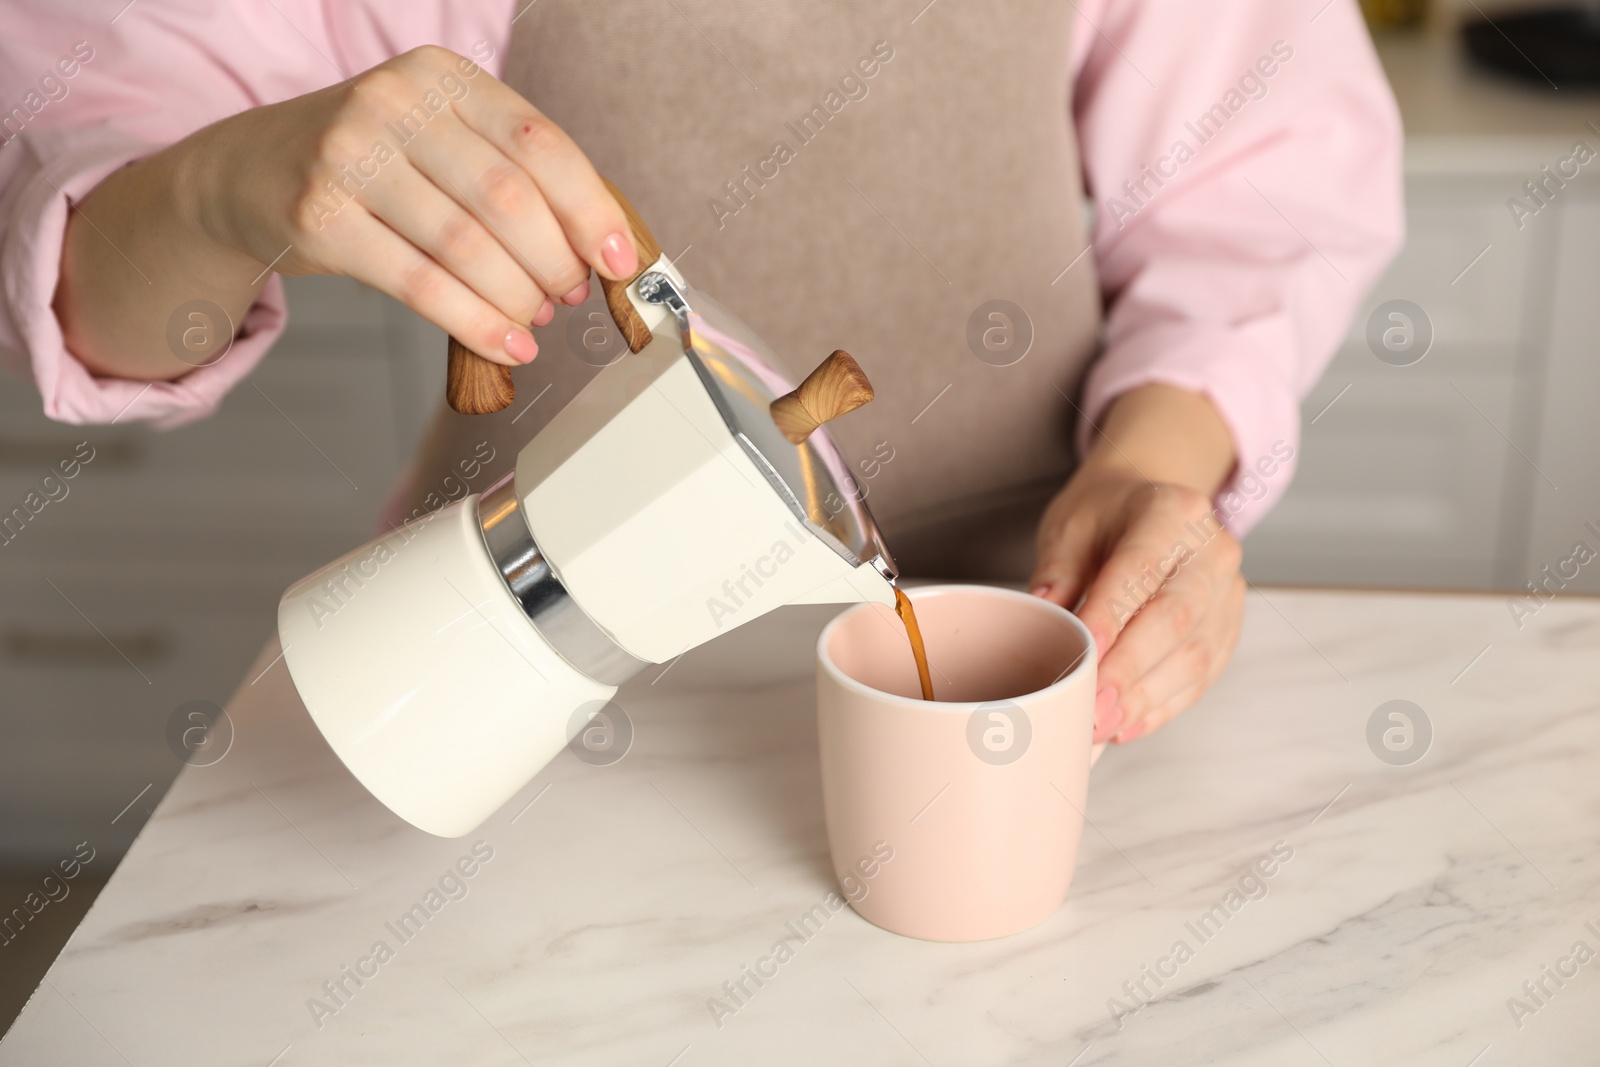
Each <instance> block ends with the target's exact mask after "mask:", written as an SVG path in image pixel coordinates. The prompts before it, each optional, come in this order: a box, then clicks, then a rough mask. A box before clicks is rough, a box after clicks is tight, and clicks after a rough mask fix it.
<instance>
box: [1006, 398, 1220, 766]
mask: <svg viewBox="0 0 1600 1067" xmlns="http://www.w3.org/2000/svg"><path fill="white" fill-rule="evenodd" d="M1232 466H1233V447H1232V439H1231V436H1230V435H1229V434H1228V431H1227V428H1226V426H1225V425H1224V424H1223V423H1222V421H1221V418H1220V417H1219V416H1218V415H1217V413H1216V410H1215V409H1214V408H1213V407H1212V406H1211V403H1210V401H1208V400H1206V399H1205V398H1204V397H1202V396H1199V395H1197V394H1193V393H1188V392H1184V391H1182V390H1178V389H1174V388H1171V387H1169V386H1160V385H1154V386H1144V387H1141V388H1139V389H1135V390H1133V391H1130V392H1128V393H1125V394H1123V396H1121V397H1119V398H1118V399H1117V401H1116V402H1115V403H1114V404H1113V406H1112V409H1111V411H1110V413H1109V414H1108V416H1107V418H1106V420H1105V426H1104V428H1103V432H1102V434H1101V437H1100V440H1099V442H1098V444H1097V445H1096V446H1095V447H1094V449H1093V450H1092V451H1091V453H1090V455H1089V456H1088V458H1087V459H1086V460H1085V461H1084V463H1083V465H1082V466H1081V467H1080V468H1079V469H1078V470H1077V471H1076V472H1075V473H1074V474H1073V476H1072V478H1071V480H1069V481H1068V483H1067V486H1066V488H1065V489H1063V490H1062V491H1061V493H1060V494H1058V495H1057V496H1056V498H1055V500H1054V501H1053V502H1052V503H1051V505H1050V507H1049V509H1048V510H1047V511H1046V512H1045V516H1044V519H1043V521H1042V522H1041V524H1040V530H1039V562H1038V565H1037V566H1036V567H1035V569H1034V576H1033V580H1032V582H1031V583H1030V584H1031V585H1032V587H1033V591H1034V592H1035V593H1036V594H1037V595H1039V596H1043V597H1045V598H1046V599H1048V600H1052V601H1054V602H1056V603H1058V604H1061V605H1063V606H1065V607H1068V608H1074V607H1076V612H1077V615H1078V617H1079V618H1080V619H1082V620H1083V622H1084V624H1085V625H1086V626H1087V627H1088V628H1089V631H1090V633H1092V634H1093V635H1094V639H1095V645H1096V647H1097V648H1098V649H1099V650H1100V663H1099V690H1098V693H1097V694H1096V698H1095V726H1094V739H1095V741H1097V742H1099V741H1106V740H1112V741H1116V742H1118V743H1121V742H1126V741H1132V740H1134V739H1135V738H1138V737H1143V736H1144V735H1145V734H1148V733H1150V732H1151V731H1153V730H1157V729H1159V728H1160V727H1162V726H1164V725H1165V724H1166V723H1168V722H1169V721H1171V719H1172V718H1173V717H1174V716H1175V715H1177V714H1178V713H1179V712H1180V711H1183V710H1184V709H1185V708H1187V707H1189V706H1190V705H1191V704H1193V703H1194V702H1195V701H1196V700H1198V699H1199V697H1200V695H1201V694H1202V693H1203V692H1205V690H1206V688H1207V687H1208V686H1209V685H1210V684H1211V683H1212V682H1213V681H1215V680H1216V678H1217V675H1219V674H1220V673H1221V672H1222V668H1223V667H1224V666H1225V665H1226V664H1227V661H1228V656H1229V655H1230V654H1231V653H1232V651H1233V647H1234V645H1235V644H1236V643H1237V641H1238V639H1239V625H1240V622H1241V621H1242V619H1243V614H1244V591H1245V583H1244V579H1243V577H1242V576H1241V575H1240V574H1239V561H1240V555H1241V553H1240V547H1239V542H1238V541H1237V540H1236V539H1235V538H1234V537H1233V535H1232V534H1230V533H1229V532H1228V531H1227V530H1226V529H1224V528H1223V527H1222V525H1221V523H1220V522H1219V521H1218V520H1217V518H1216V517H1215V516H1214V515H1213V513H1212V506H1211V495H1212V494H1213V493H1214V492H1215V491H1216V490H1217V488H1219V487H1220V486H1221V484H1222V482H1223V480H1224V479H1225V478H1226V476H1227V474H1228V472H1229V471H1230V470H1231V468H1232ZM1080 600H1081V604H1080V603H1079V602H1080Z"/></svg>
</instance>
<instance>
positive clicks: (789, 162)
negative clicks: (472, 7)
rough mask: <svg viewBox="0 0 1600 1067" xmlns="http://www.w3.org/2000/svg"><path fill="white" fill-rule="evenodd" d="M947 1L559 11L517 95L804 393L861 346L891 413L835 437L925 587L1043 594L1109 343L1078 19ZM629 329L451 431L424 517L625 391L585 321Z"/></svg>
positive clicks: (438, 443)
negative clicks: (598, 380)
mask: <svg viewBox="0 0 1600 1067" xmlns="http://www.w3.org/2000/svg"><path fill="white" fill-rule="evenodd" d="M924 2H925V0H905V2H900V3H893V4H884V3H863V2H854V3H852V2H846V0H825V2H818V3H811V4H798V3H766V4H751V3H749V2H736V0H673V2H672V3H662V2H660V0H651V2H650V3H632V2H618V0H604V2H601V0H539V2H538V3H535V4H532V5H529V6H528V7H527V9H526V10H525V11H524V13H523V14H522V15H521V17H520V18H518V20H517V21H516V23H515V26H514V29H513V36H512V41H511V44H510V54H509V55H508V56H507V57H506V73H505V80H506V82H507V83H508V84H509V85H510V86H511V87H512V88H514V89H516V90H517V91H518V92H520V93H522V94H523V96H525V97H526V98H527V99H528V100H529V101H531V102H532V103H533V104H534V105H536V106H537V107H539V108H540V109H541V110H542V111H544V112H545V113H546V114H548V115H549V116H550V117H551V118H552V119H554V120H555V121H556V122H557V123H558V124H560V125H561V126H562V127H563V128H564V129H565V130H567V131H568V132H569V133H570V134H571V135H572V136H573V138H574V139H575V140H576V141H577V143H578V144H579V145H580V146H581V147H582V148H583V149H584V151H586V152H587V153H588V155H589V157H590V158H591V159H592V160H593V161H594V163H595V165H596V166H597V167H598V168H599V169H600V171H601V172H602V173H603V174H605V175H607V176H608V177H610V178H611V179H612V180H613V181H615V182H616V183H617V185H618V186H619V187H620V188H621V189H623V190H624V191H625V192H626V193H627V194H628V196H629V198H630V199H631V200H632V201H633V202H634V204H635V205H636V206H637V207H638V209H639V212H640V214H641V215H642V217H643V218H644V219H645V220H646V222H647V224H648V225H649V226H650V228H651V230H652V231H653V232H654V234H655V236H656V238H657V240H659V241H660V243H661V246H662V249H663V251H665V252H666V253H667V255H669V256H672V257H674V259H675V261H676V262H677V263H678V265H679V267H680V268H681V269H682V270H683V272H684V274H685V276H686V277H688V279H689V280H690V282H691V284H693V285H694V286H696V287H699V288H703V289H705V290H706V291H707V292H709V293H711V294H712V295H713V296H715V297H716V298H717V299H718V300H719V301H720V302H722V303H723V304H724V305H725V306H727V307H728V308H729V309H730V310H732V311H733V312H734V313H735V314H737V315H738V316H739V317H740V318H742V319H744V320H745V322H747V323H748V324H749V325H750V326H752V327H753V328H754V329H755V330H756V331H757V332H758V333H759V334H761V336H762V337H764V338H765V339H766V340H767V341H768V342H769V343H770V344H771V345H772V347H773V348H774V349H775V350H776V351H777V353H778V355H779V356H780V357H781V358H782V360H783V361H784V362H785V363H787V364H788V369H789V371H790V372H791V374H792V376H793V377H794V379H795V380H798V379H799V378H800V377H802V376H804V374H805V372H806V371H808V370H810V369H811V367H812V366H814V365H815V364H816V363H818V362H820V361H821V360H822V359H823V357H825V356H826V355H827V354H828V353H829V352H831V351H833V350H834V349H835V348H843V349H846V350H847V351H849V352H850V353H851V354H852V355H854V356H855V357H856V359H857V360H859V361H860V363H861V366H862V368H863V369H864V370H865V371H866V373H867V376H868V377H869V378H870V379H871V381H872V383H873V385H874V387H875V388H876V391H877V399H875V400H874V401H873V402H872V403H870V404H868V405H867V406H866V407H864V408H862V409H860V410H859V411H857V412H855V413H853V414H851V415H848V416H846V417H844V418H841V419H839V420H837V421H836V422H833V423H831V424H830V425H829V429H830V431H831V432H832V433H833V434H834V436H835V438H836V440H838V442H839V445H840V447H841V449H842V451H843V453H844V455H845V457H846V458H847V459H850V460H852V461H854V462H856V463H857V469H858V472H859V477H860V481H861V484H862V485H863V486H864V487H865V489H866V492H867V503H868V504H869V506H870V507H871V508H872V511H873V513H874V514H875V515H876V517H877V519H878V521H879V523H880V525H881V526H882V527H883V529H884V531H885V537H886V540H887V543H888V545H889V548H890V551H891V552H892V553H893V554H894V555H895V557H896V559H897V560H898V562H899V563H900V565H901V569H902V571H903V572H904V573H906V574H908V575H912V576H938V577H952V578H970V579H979V578H981V579H989V580H1012V581H1020V580H1023V579H1025V578H1026V577H1027V576H1028V572H1029V569H1030V568H1031V566H1032V561H1033V555H1034V534H1035V526H1036V523H1037V521H1038V517H1039V514H1040V512H1041V511H1042V509H1043V507H1044V505H1045V503H1046V502H1047V501H1048V499H1049V497H1050V496H1051V495H1052V494H1053V493H1054V492H1055V491H1056V490H1057V489H1059V488H1060V487H1061V485H1062V484H1063V482H1064V481H1065V479H1066V477H1067V475H1068V474H1069V473H1070V471H1071V468H1072V464H1073V457H1072V452H1071V446H1070V431H1071V429H1072V426H1073V423H1074V419H1075V412H1074V408H1073V406H1072V405H1073V403H1074V402H1076V400H1077V397H1078V391H1079V386H1080V381H1081V378H1082V374H1083V370H1084V367H1085V365H1086V363H1087V361H1088V360H1089V358H1090V357H1091V356H1092V354H1093V352H1094V346H1095V343H1096V338H1097V334H1098V330H1099V324H1100V303H1099V292H1098V286H1097V283H1096V279H1095V271H1094V259H1093V257H1092V256H1082V257H1081V258H1079V253H1081V252H1082V251H1083V250H1084V248H1085V245H1086V240H1087V239H1086V236H1085V227H1084V218H1083V210H1082V202H1083V196H1082V182H1081V175H1080V171H1079V165H1078V155H1077V145H1076V140H1075V138H1074V135H1073V129H1072V121H1071V78H1070V73H1069V68H1068V35H1069V33H1070V30H1071V24H1072V20H1073V8H1072V6H1071V5H1070V4H1059V3H1051V2H1046V0H1011V2H1008V3H1004V4H976V3H970V2H963V0H938V2H935V3H933V4H932V5H930V6H928V7H927V8H926V9H925V10H922V5H923V3H924ZM919 10H920V14H919ZM913 19H914V21H913ZM1069 265H1071V269H1070V270H1069V269H1067V268H1068V267H1069ZM1063 272H1064V273H1063ZM595 289H596V292H597V293H598V286H596V287H595ZM1001 302H1003V303H1001ZM601 309H603V305H602V304H600V303H599V302H598V297H596V298H595V301H594V302H592V303H591V304H590V305H588V306H586V307H583V308H578V309H576V310H574V311H568V310H567V309H565V308H562V309H561V310H560V311H559V312H558V313H557V316H556V319H555V321H554V322H553V323H552V324H551V325H550V326H548V327H545V328H543V329H541V330H539V331H537V333H538V337H539V344H540V354H539V357H538V359H536V360H535V361H534V362H533V363H532V364H531V365H529V366H528V367H526V368H521V369H519V370H518V371H517V372H516V376H515V377H516V386H517V396H518V399H517V401H516V402H515V403H514V404H513V405H512V406H511V407H510V408H509V409H507V410H506V411H504V412H501V413H499V414H497V415H492V416H474V417H470V418H469V417H465V416H460V415H456V414H454V413H453V412H448V411H445V412H444V413H443V414H441V416H440V418H439V420H438V422H436V424H435V425H434V427H433V429H432V431H431V432H430V434H429V437H428V440H427V442H426V444H425V445H424V450H423V454H422V455H421V457H420V458H419V462H418V465H417V469H416V480H415V482H414V483H413V489H412V492H413V495H414V497H415V502H420V501H421V500H422V498H423V494H425V493H426V492H428V490H429V489H430V488H432V487H436V486H438V485H439V484H440V481H441V479H442V478H444V476H445V475H447V474H448V473H450V471H451V469H452V468H453V467H454V466H455V464H456V463H457V462H458V461H459V460H460V459H463V458H467V457H471V456H472V455H473V454H474V446H475V445H476V444H477V442H479V441H482V440H484V439H488V440H489V441H491V442H492V443H493V445H494V447H495V449H496V455H495V459H494V462H493V464H491V469H490V470H489V471H487V472H485V474H484V475H482V476H480V477H479V478H477V479H474V482H473V485H474V488H476V489H481V488H482V487H483V486H484V485H486V484H487V483H488V478H489V477H491V476H497V475H498V474H499V473H501V472H503V471H505V470H509V469H510V468H511V466H512V464H513V461H514V459H515V456H516V453H517V452H518V450H519V449H520V448H521V447H522V445H523V444H524V443H526V441H527V440H528V439H529V438H530V437H531V436H532V435H533V434H534V433H536V432H537V431H538V430H539V428H540V427H541V426H543V425H544V423H545V422H547V421H548V420H549V418H550V416H551V415H553V414H554V413H555V412H556V411H557V410H558V409H559V408H560V407H561V406H562V405H563V404H565V403H566V402H567V401H568V400H569V399H570V398H571V397H572V396H573V395H574V394H575V393H576V392H577V391H578V390H579V389H580V388H581V387H582V386H583V385H584V383H585V382H587V381H588V380H589V378H590V377H592V376H593V375H594V374H595V373H597V371H596V368H595V366H593V364H594V363H597V362H599V361H600V360H599V359H597V358H596V357H595V355H594V354H593V353H592V352H588V351H586V350H585V346H584V344H583V343H582V337H583V327H584V325H585V322H579V323H577V324H570V323H569V322H568V319H569V318H570V317H572V316H574V315H577V316H586V315H588V314H589V313H591V312H598V311H599V310H601ZM595 321H603V320H601V319H599V318H598V317H597V318H596V320H595ZM608 329H609V327H608ZM600 336H602V335H600V334H591V335H590V338H591V339H593V338H595V337H600ZM613 350H614V349H613ZM980 354H981V356H980ZM442 355H443V353H441V356H442ZM584 356H587V357H588V358H587V360H586V359H585V358H583V357H584ZM546 386H549V387H550V388H549V390H548V392H545V393H544V395H543V396H542V397H541V398H540V399H539V400H538V402H537V403H536V404H534V405H533V407H532V408H525V405H526V404H527V403H528V401H530V400H533V399H534V398H535V397H536V396H540V393H541V391H543V390H545V388H546ZM1069 397H1070V398H1071V400H1069V399H1068V398H1069ZM513 418H515V419H516V422H515V423H513V422H512V419H513ZM639 445H640V447H641V448H648V447H649V442H645V441H641V442H640V443H639ZM407 510H409V506H408V508H407Z"/></svg>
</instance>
